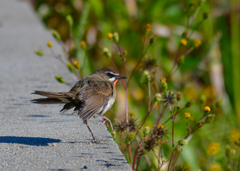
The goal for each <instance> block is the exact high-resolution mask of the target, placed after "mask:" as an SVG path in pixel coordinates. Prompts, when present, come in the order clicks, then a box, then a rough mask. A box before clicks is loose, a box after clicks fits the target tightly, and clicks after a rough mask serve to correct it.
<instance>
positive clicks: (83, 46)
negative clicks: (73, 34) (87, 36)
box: [80, 40, 87, 49]
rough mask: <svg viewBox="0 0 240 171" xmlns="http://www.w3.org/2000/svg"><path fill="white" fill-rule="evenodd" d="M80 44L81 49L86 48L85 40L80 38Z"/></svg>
mask: <svg viewBox="0 0 240 171" xmlns="http://www.w3.org/2000/svg"><path fill="white" fill-rule="evenodd" d="M80 45H81V47H82V48H83V49H86V48H87V46H86V42H85V41H84V40H82V41H81V42H80Z"/></svg>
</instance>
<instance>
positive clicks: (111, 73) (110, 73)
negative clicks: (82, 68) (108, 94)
mask: <svg viewBox="0 0 240 171" xmlns="http://www.w3.org/2000/svg"><path fill="white" fill-rule="evenodd" d="M105 73H106V74H107V73H109V74H112V75H119V74H118V73H114V72H111V71H106V72H105Z"/></svg>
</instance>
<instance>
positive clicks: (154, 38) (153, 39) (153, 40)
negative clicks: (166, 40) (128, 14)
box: [149, 35, 157, 45]
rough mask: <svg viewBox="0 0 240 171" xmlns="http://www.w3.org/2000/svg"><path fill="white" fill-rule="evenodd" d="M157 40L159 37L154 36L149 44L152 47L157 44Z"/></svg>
mask: <svg viewBox="0 0 240 171" xmlns="http://www.w3.org/2000/svg"><path fill="white" fill-rule="evenodd" d="M156 39H157V36H156V35H154V36H153V37H152V38H151V39H150V41H149V44H150V45H152V44H153V43H155V42H156Z"/></svg>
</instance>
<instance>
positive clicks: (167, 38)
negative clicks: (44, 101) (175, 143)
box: [32, 0, 240, 170]
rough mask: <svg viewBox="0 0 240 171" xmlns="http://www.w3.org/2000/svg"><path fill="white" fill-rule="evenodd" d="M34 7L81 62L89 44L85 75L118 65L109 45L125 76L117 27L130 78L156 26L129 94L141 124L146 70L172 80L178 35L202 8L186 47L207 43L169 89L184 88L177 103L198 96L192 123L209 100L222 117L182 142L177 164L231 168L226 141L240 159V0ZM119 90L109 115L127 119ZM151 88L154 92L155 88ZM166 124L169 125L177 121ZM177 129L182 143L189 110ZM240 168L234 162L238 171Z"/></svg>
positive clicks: (39, 1)
mask: <svg viewBox="0 0 240 171" xmlns="http://www.w3.org/2000/svg"><path fill="white" fill-rule="evenodd" d="M32 4H33V6H34V8H35V9H36V12H37V14H38V15H39V17H40V18H41V19H42V20H43V22H44V23H45V25H46V26H47V27H48V28H50V29H56V30H57V31H58V32H59V33H60V34H61V36H62V38H63V40H64V43H65V45H66V47H68V45H69V43H70V42H71V44H73V46H72V48H71V54H72V56H74V57H75V58H76V59H77V60H78V61H79V63H80V66H81V64H82V62H83V56H84V51H83V49H82V48H81V46H80V42H81V41H82V40H84V41H86V44H87V51H86V53H87V58H86V62H85V66H84V76H87V75H89V74H90V73H92V72H93V71H95V70H97V69H100V68H105V67H112V68H113V66H112V64H111V62H110V60H108V59H107V58H106V57H105V56H104V55H103V50H102V49H103V48H104V47H107V48H109V49H110V51H111V52H112V53H113V58H112V59H113V60H114V61H115V63H116V64H117V66H118V68H119V69H120V72H121V73H123V67H122V61H121V59H120V57H119V56H118V54H117V51H116V50H115V48H114V47H113V45H112V43H111V41H110V40H109V39H108V38H107V34H108V33H109V32H114V31H116V32H118V34H119V36H120V40H119V45H120V47H121V49H122V50H126V51H127V57H126V70H127V76H129V75H130V73H131V72H132V70H133V68H134V67H135V65H136V63H137V62H138V60H139V58H140V54H141V49H142V42H143V38H144V35H145V25H146V24H147V23H149V24H151V26H152V28H151V32H150V34H149V35H148V37H147V42H148V41H149V39H150V38H151V37H152V36H153V35H157V40H156V43H155V44H154V45H153V46H151V47H150V49H149V50H148V52H147V53H146V55H145V57H144V60H143V62H142V63H141V64H140V67H139V68H138V69H137V71H136V72H135V73H134V75H133V80H132V81H131V83H130V86H129V91H128V92H129V97H128V99H129V112H131V113H134V116H135V117H136V118H137V119H138V121H139V122H140V121H141V120H142V119H143V118H144V116H145V115H146V113H147V104H148V94H147V84H146V83H145V82H144V76H143V71H144V70H146V69H147V70H150V71H151V72H154V73H156V78H155V79H157V80H158V83H159V79H160V78H161V77H167V75H168V74H169V72H170V70H171V68H172V66H173V63H174V57H175V55H176V52H177V50H178V48H179V44H180V40H181V39H182V38H183V33H184V32H185V31H186V25H187V15H189V16H193V15H194V12H195V11H196V10H197V9H199V11H198V13H197V15H196V19H193V17H190V20H189V28H187V30H189V32H191V31H190V30H192V29H196V31H195V32H194V33H193V34H192V36H191V38H190V40H189V41H188V44H187V46H186V47H185V50H186V49H187V48H188V47H191V46H193V44H194V41H195V40H197V39H200V40H201V41H202V45H201V46H200V47H198V48H196V49H194V50H193V51H192V52H191V53H190V54H189V55H187V56H186V58H185V62H184V64H183V65H181V67H180V69H179V70H178V71H177V72H176V73H175V74H174V75H173V77H171V79H170V80H169V81H168V84H169V88H170V89H173V90H174V91H180V92H182V93H183V100H182V101H181V102H180V103H179V105H184V104H185V102H186V101H187V100H189V99H193V100H194V102H195V103H194V105H193V106H192V107H191V108H190V109H189V110H188V111H189V112H190V113H191V117H192V118H191V120H192V121H191V122H193V123H194V122H196V121H198V119H199V118H200V117H201V114H202V111H203V107H204V106H205V105H208V106H211V108H212V109H213V113H215V114H216V119H215V121H214V122H213V123H212V124H208V125H206V126H204V127H202V128H201V129H200V130H199V131H198V132H197V133H196V134H195V135H194V137H193V139H192V140H191V141H190V143H189V144H188V145H187V146H186V147H184V149H183V151H182V153H181V154H180V158H179V160H178V163H180V164H181V163H183V164H184V165H185V166H186V167H189V168H190V170H197V169H202V170H217V169H219V168H220V169H221V170H226V169H227V166H228V161H227V157H226V155H225V149H226V148H225V145H229V146H230V147H231V148H233V149H235V150H236V161H235V163H237V161H238V162H239V146H237V145H235V143H234V142H235V141H238V138H240V131H239V129H240V127H239V122H240V88H239V85H238V84H239V83H240V67H239V66H240V21H239V18H240V12H239V11H240V3H239V1H238V0H230V1H229V0H209V1H207V0H206V1H205V0H202V1H197V0H184V1H179V0H171V1H160V0H152V1H149V0H123V1H116V0H107V1H104V0H57V1H56V0H33V1H32ZM184 4H185V5H184ZM184 6H185V8H184ZM185 10H187V14H186V12H185ZM204 13H205V14H206V13H207V14H208V18H207V19H206V20H204V22H203V23H202V24H201V25H199V26H198V24H199V23H200V22H201V21H202V20H203V15H204ZM69 14H70V15H71V16H72V17H73V20H74V25H73V32H72V35H73V39H70V38H69V36H70V29H69V26H68V22H67V21H66V16H67V15H69ZM117 88H118V95H117V100H116V101H117V103H116V104H115V105H114V107H113V109H112V110H110V111H109V112H107V114H106V116H107V117H109V118H110V119H111V120H112V121H114V120H119V119H121V118H124V116H125V113H124V112H125V110H124V108H125V104H124V101H125V99H124V98H125V92H124V89H123V87H122V85H121V84H120V83H119V84H118V85H117ZM152 92H153V93H154V90H153V91H152ZM153 95H154V94H153ZM169 116H170V112H169V111H166V112H165V114H164V116H163V117H164V118H163V120H166V119H167V118H168V117H169ZM156 117H157V110H155V111H153V113H152V114H151V115H150V117H149V119H148V120H147V122H146V125H148V126H150V127H152V126H153V125H154V123H155V120H156ZM146 125H145V126H146ZM190 125H191V123H190ZM166 126H169V127H170V126H171V123H169V124H167V125H166ZM175 126H176V127H175V139H176V140H179V139H181V138H183V137H184V136H185V135H186V121H185V118H184V114H182V115H179V116H178V117H177V118H176V125H175ZM169 131H170V128H169ZM214 143H215V144H214ZM211 147H214V148H215V149H216V154H215V153H214V155H210V154H209V153H208V150H209V149H211ZM170 148H171V144H169V145H166V147H164V154H165V155H166V156H169V152H168V151H170V150H169V149H170ZM150 159H151V160H152V163H153V166H152V168H155V167H154V165H157V161H156V160H155V159H154V157H153V156H152V157H150ZM141 161H143V162H141V170H144V169H146V170H148V169H147V168H148V167H147V164H146V162H145V160H144V159H142V160H141ZM238 165H239V164H238ZM214 167H215V168H214ZM238 168H240V167H239V166H238ZM238 168H237V167H235V170H237V169H238Z"/></svg>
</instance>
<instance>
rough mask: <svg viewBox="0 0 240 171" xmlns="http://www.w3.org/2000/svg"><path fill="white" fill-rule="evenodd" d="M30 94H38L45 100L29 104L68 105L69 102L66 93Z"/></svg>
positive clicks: (38, 92)
mask: <svg viewBox="0 0 240 171" xmlns="http://www.w3.org/2000/svg"><path fill="white" fill-rule="evenodd" d="M32 94H38V95H41V96H46V97H47V98H39V99H33V100H31V102H33V103H38V104H56V103H69V102H70V101H71V96H70V95H69V94H68V93H63V92H59V93H55V92H48V91H38V90H36V91H35V92H33V93H32Z"/></svg>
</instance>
